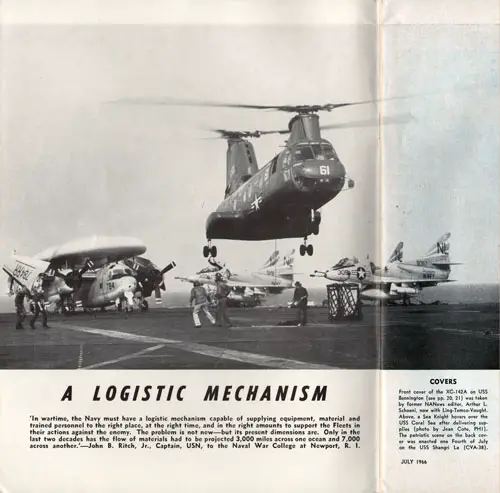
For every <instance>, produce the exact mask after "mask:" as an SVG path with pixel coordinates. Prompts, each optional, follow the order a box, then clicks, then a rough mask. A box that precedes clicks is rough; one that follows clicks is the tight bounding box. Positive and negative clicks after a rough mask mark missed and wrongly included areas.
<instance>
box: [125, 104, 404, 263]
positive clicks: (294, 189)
mask: <svg viewBox="0 0 500 493" xmlns="http://www.w3.org/2000/svg"><path fill="white" fill-rule="evenodd" d="M128 102H129V103H130V102H132V103H135V104H158V105H167V106H206V107H221V108H244V109H257V110H276V111H283V112H288V113H295V115H294V116H293V117H292V119H291V120H290V121H289V124H288V129H285V130H253V131H236V130H224V129H211V130H212V131H213V132H215V133H217V134H218V137H219V138H222V139H226V140H227V153H226V189H225V193H224V200H223V201H222V202H221V204H220V205H219V206H218V207H217V209H216V210H215V211H214V212H212V213H211V214H210V215H209V216H208V218H207V221H206V228H205V229H206V238H207V245H205V246H204V247H203V256H204V257H206V258H207V257H209V256H210V257H214V258H215V257H216V256H217V247H216V246H215V245H212V241H213V240H216V239H225V240H243V241H261V240H278V239H283V238H303V240H304V242H303V244H302V245H300V248H299V253H300V255H301V256H304V255H305V254H306V253H307V254H308V255H313V252H314V249H313V245H311V244H308V243H307V240H308V237H309V236H310V235H311V234H314V235H317V234H318V233H319V226H320V223H321V213H320V211H319V209H320V208H321V207H323V206H324V205H325V204H327V203H328V202H330V201H331V200H332V199H334V198H335V197H336V196H337V195H338V194H339V193H340V192H341V191H342V190H344V189H352V188H353V187H354V181H353V180H352V179H351V178H349V177H348V176H347V174H346V170H345V168H344V165H343V164H342V162H341V161H340V159H339V157H338V156H337V153H336V152H335V149H334V148H333V146H332V144H331V143H330V142H329V141H328V140H326V139H324V138H322V136H321V130H325V129H339V128H349V127H361V126H370V125H378V124H379V123H384V124H385V123H392V121H391V119H390V118H389V119H386V120H385V121H382V122H379V121H378V120H377V121H374V120H369V121H358V122H353V123H350V124H349V123H347V124H333V125H324V126H320V124H319V116H318V114H317V113H319V112H320V111H327V112H331V111H333V110H334V109H337V108H342V107H347V106H354V105H362V104H372V103H375V102H376V101H359V102H353V103H340V104H332V103H328V104H323V105H282V106H264V105H252V104H226V103H211V102H196V101H180V100H170V99H159V100H128ZM396 121H401V120H397V119H396ZM270 134H290V136H289V138H288V139H287V141H286V143H285V146H284V148H283V150H281V151H280V152H279V153H278V154H276V155H275V156H274V157H273V159H271V161H269V162H268V163H267V164H266V165H265V166H263V167H261V168H260V169H259V167H258V164H257V158H256V155H255V151H254V148H253V145H252V144H251V142H250V141H249V139H251V138H259V137H261V136H263V135H270Z"/></svg>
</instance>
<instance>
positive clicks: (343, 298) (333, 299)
mask: <svg viewBox="0 0 500 493" xmlns="http://www.w3.org/2000/svg"><path fill="white" fill-rule="evenodd" d="M326 289H327V295H328V298H327V299H328V320H330V322H333V321H334V320H350V319H357V320H359V319H361V318H362V317H363V314H362V311H361V299H360V290H359V286H358V285H357V284H347V283H342V284H340V283H333V284H329V285H328V286H327V287H326Z"/></svg>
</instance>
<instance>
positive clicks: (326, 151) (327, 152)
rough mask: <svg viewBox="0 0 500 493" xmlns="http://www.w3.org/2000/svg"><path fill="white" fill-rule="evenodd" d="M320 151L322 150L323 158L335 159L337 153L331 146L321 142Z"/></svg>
mask: <svg viewBox="0 0 500 493" xmlns="http://www.w3.org/2000/svg"><path fill="white" fill-rule="evenodd" d="M321 151H322V152H323V156H325V159H335V158H336V157H337V155H336V154H335V151H334V149H333V147H332V146H330V145H327V144H321Z"/></svg>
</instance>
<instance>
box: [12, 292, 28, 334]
mask: <svg viewBox="0 0 500 493" xmlns="http://www.w3.org/2000/svg"><path fill="white" fill-rule="evenodd" d="M25 298H30V292H29V290H28V289H27V288H25V287H24V286H23V287H21V289H19V291H17V293H16V296H15V298H14V305H15V307H16V314H17V322H16V329H18V330H21V329H24V327H23V322H24V319H25V318H26V308H24V299H25Z"/></svg>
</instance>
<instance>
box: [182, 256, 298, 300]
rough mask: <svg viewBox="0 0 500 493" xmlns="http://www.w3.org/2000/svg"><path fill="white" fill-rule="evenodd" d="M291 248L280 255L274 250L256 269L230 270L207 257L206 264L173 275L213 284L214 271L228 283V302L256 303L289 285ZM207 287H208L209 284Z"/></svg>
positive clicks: (186, 279) (185, 279)
mask: <svg viewBox="0 0 500 493" xmlns="http://www.w3.org/2000/svg"><path fill="white" fill-rule="evenodd" d="M294 261H295V250H292V251H290V252H289V253H288V254H286V255H284V256H283V258H282V257H281V255H280V252H279V251H278V250H275V251H274V252H273V253H272V254H271V255H270V257H269V258H268V260H267V261H266V262H265V263H264V264H263V266H262V267H261V268H260V269H259V270H258V271H253V272H251V271H247V270H243V271H233V270H231V269H229V268H228V267H227V266H226V265H225V264H222V263H220V262H218V261H216V260H215V259H214V258H212V257H209V259H208V262H209V264H210V266H209V267H206V268H204V269H202V270H200V271H198V272H197V273H196V274H194V275H191V276H187V277H176V278H175V279H179V280H181V281H185V282H191V283H194V282H199V283H200V284H204V285H206V286H209V287H211V286H215V283H216V281H215V277H216V274H220V275H221V276H222V279H223V280H224V281H225V282H226V283H227V284H228V286H230V287H231V293H230V295H229V297H228V299H229V302H230V304H233V305H234V304H248V305H254V304H258V301H259V300H260V298H261V297H264V296H266V295H267V294H278V293H281V292H282V291H283V290H285V289H290V288H292V287H293V277H294V270H293V264H294ZM209 291H211V289H210V288H209Z"/></svg>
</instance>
